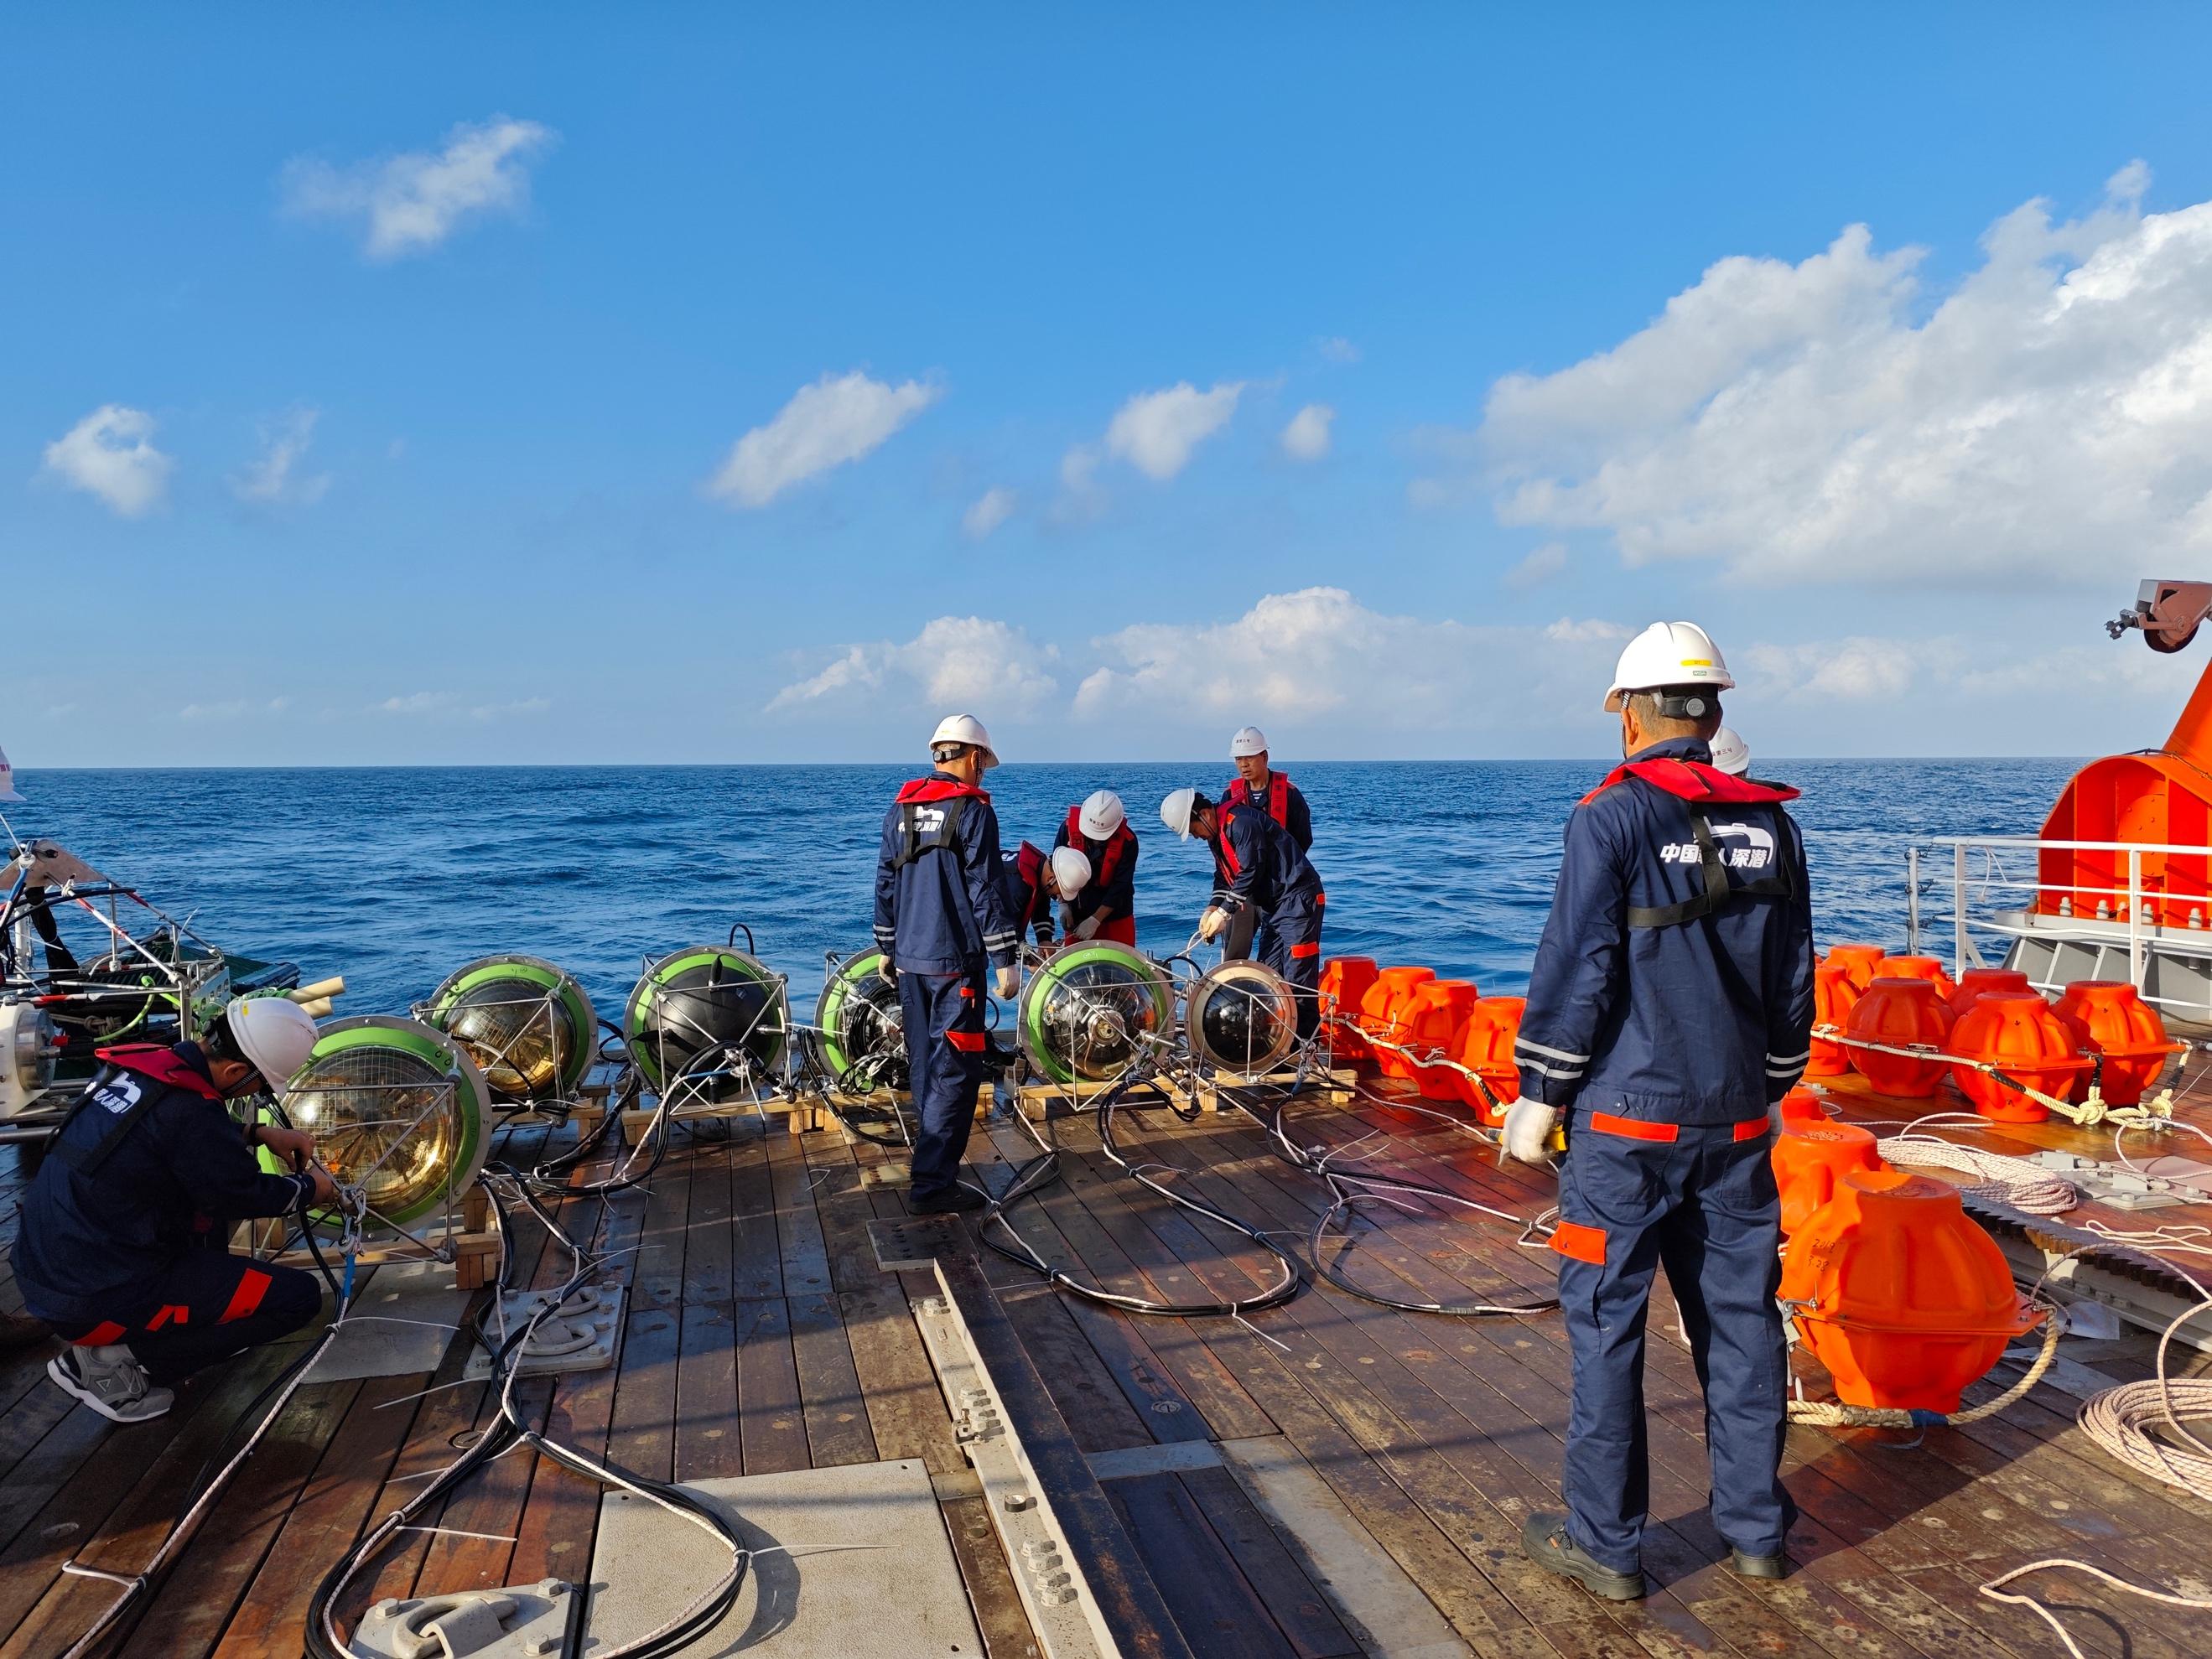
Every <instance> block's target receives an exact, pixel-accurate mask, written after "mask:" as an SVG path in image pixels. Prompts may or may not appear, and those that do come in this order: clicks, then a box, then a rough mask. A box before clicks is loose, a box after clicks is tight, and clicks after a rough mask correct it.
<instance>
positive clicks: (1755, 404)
mask: <svg viewBox="0 0 2212 1659" xmlns="http://www.w3.org/2000/svg"><path fill="white" fill-rule="evenodd" d="M2147 183H2148V169H2147V168H2145V167H2142V165H2141V164H2140V163H2134V164H2130V166H2129V167H2126V168H2124V169H2123V170H2122V171H2121V172H2120V173H2118V174H2116V175H2115V176H2114V178H2113V179H2112V181H2111V182H2110V184H2109V185H2107V190H2106V202H2105V204H2104V205H2103V206H2102V207H2101V208H2100V209H2099V210H2097V211H2095V212H2093V213H2091V214H2089V215H2087V216H2085V217H2083V218H2081V219H2079V220H2075V221H2072V222H2058V223H2054V222H2052V220H2051V216H2050V214H2049V211H2048V210H2047V208H2046V207H2045V204H2042V203H2040V202H2031V203H2029V204H2027V205H2026V206H2024V207H2021V208H2020V209H2018V210H2015V212H2013V213H2011V214H2008V216H2005V217H2004V218H2002V219H2001V220H1999V221H1998V222H1996V224H1995V225H1994V226H1992V227H1991V228H1990V230H1989V232H1988V234H1986V235H1985V236H1984V239H1983V249H1984V261H1983V264H1981V266H1980V268H1979V269H1978V270H1975V271H1974V272H1973V273H1972V275H1970V276H1968V277H1967V278H1966V280H1965V281H1964V282H1962V283H1960V284H1959V285H1958V286H1957V288H1956V289H1954V290H1953V291H1951V292H1950V293H1949V294H1948V295H1946V296H1944V297H1943V298H1942V300H1941V301H1940V302H1939V303H1936V304H1935V305H1934V306H1933V307H1932V308H1931V307H1929V304H1928V301H1926V299H1925V298H1923V295H1922V293H1921V289H1920V286H1919V283H1918V280H1917V276H1916V272H1917V267H1918V264H1919V263H1920V258H1921V254H1920V251H1919V250H1917V249H1912V248H1903V249H1898V250H1894V251H1891V252H1879V251H1877V250H1876V248H1875V244H1874V240H1873V237H1872V235H1871V234H1870V233H1869V231H1868V230H1867V228H1865V227H1864V226H1856V225H1855V226H1853V227H1851V228H1849V229H1847V230H1845V231H1844V233H1843V234H1841V235H1839V236H1838V237H1837V239H1836V240H1835V241H1834V242H1833V244H1832V245H1831V246H1829V247H1828V248H1827V249H1826V251H1825V252H1821V253H1818V254H1815V255H1814V256H1812V257H1811V258H1807V259H1805V260H1803V261H1802V262H1800V263H1799V264H1794V265H1793V264H1787V263H1784V262H1783V261H1779V260H1776V259H1770V258H1742V257H1737V258H1726V259H1723V260H1721V261H1720V262H1719V263H1718V264H1715V265H1713V266H1712V267H1711V269H1710V270H1707V271H1706V272H1705V275H1704V276H1703V277H1702V278H1701V279H1700V280H1699V282H1698V283H1696V284H1695V285H1694V286H1692V288H1690V289H1687V290H1686V291H1685V292H1683V293H1681V294H1679V295H1675V296H1674V298H1673V299H1672V300H1670V301H1668V303H1667V307H1666V309H1665V311H1664V312H1663V313H1662V315H1661V316H1660V317H1659V318H1658V319H1656V320H1655V321H1654V322H1652V323H1651V324H1650V325H1649V326H1647V327H1646V328H1644V329H1643V330H1642V331H1639V332H1638V333H1637V334H1635V335H1633V336H1632V337H1629V338H1628V339H1626V340H1625V341H1623V342H1622V343H1620V345H1618V346H1616V347H1615V348H1613V349H1611V350H1609V351H1605V352H1601V353H1599V354H1598V355H1596V356H1592V357H1589V358H1588V359H1586V360H1584V361H1583V362H1579V363H1577V364H1575V365H1574V366H1572V367H1571V368H1566V369H1563V370H1561V371H1559V373H1557V374H1548V375H1543V376H1534V375H1509V376H1507V377H1505V378H1504V379H1503V380H1499V381H1498V383H1497V385H1496V386H1494V387H1492V392H1491V394H1490V398H1489V401H1488V404H1487V406H1486V410H1485V416H1484V421H1483V424H1482V426H1481V428H1480V431H1479V433H1478V434H1476V435H1475V436H1476V438H1477V439H1478V441H1479V443H1478V446H1477V447H1478V452H1479V460H1478V461H1477V463H1476V465H1477V466H1478V468H1479V471H1478V475H1477V476H1478V477H1479V478H1480V481H1481V482H1483V483H1486V484H1487V485H1488V486H1490V487H1492V488H1494V489H1498V490H1499V491H1500V492H1501V494H1500V495H1499V498H1498V511H1499V515H1500V517H1501V518H1503V519H1504V520H1506V521H1507V522H1509V523H1513V524H1528V525H1547V526H1559V527H1589V528H1597V529H1603V530H1607V531H1609V532H1612V534H1613V537H1614V538H1615V539H1616V540H1617V542H1618V544H1619V545H1620V550H1621V551H1622V553H1623V555H1624V556H1626V558H1627V560H1628V561H1629V562H1631V563H1642V562H1648V561H1652V560H1657V559H1670V558H1679V559H1712V560H1717V561H1720V562H1722V563H1723V565H1724V567H1725V568H1727V570H1728V572H1729V574H1730V575H1732V576H1734V577H1735V578H1738V579H1740V580H1742V579H1747V580H1771V581H1785V580H1802V581H1835V580H1874V581H1889V582H1909V581H1952V582H1956V581H1960V580H1966V579H1969V578H1972V577H1976V576H1982V575H2002V576H2003V577H2005V578H2007V579H2008V580H2019V579H2020V578H2021V577H2022V576H2036V577H2041V578H2044V579H2046V580H2082V579H2084V578H2085V577H2087V578H2090V579H2094V578H2096V577H2098V576H2100V575H2103V574H2125V575H2133V574H2137V567H2138V566H2141V567H2142V568H2149V566H2150V565H2154V564H2156V563H2158V562H2160V561H2161V560H2166V559H2183V558H2188V557H2201V556H2203V555H2204V554H2205V553H2207V552H2212V202H2208V203H2203V204H2197V205H2196V206H2192V207H2185V208H2182V209H2180V210H2176V211H2173V212H2170V213H2153V214H2146V213H2144V212H2143V211H2142V208H2141V203H2140V197H2141V195H2142V191H2143V189H2144V187H2145V185H2147ZM1431 483H1432V484H1435V483H1436V481H1433V480H1432V481H1431ZM1437 487H1438V488H1439V489H1441V486H1437Z"/></svg>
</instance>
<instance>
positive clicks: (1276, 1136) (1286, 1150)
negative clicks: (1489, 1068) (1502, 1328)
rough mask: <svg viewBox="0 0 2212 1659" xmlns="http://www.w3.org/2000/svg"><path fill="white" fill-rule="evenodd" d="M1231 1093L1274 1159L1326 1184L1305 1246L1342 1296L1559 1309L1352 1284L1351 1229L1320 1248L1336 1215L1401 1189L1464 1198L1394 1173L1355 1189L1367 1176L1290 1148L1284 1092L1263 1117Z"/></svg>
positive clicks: (1540, 1302)
mask: <svg viewBox="0 0 2212 1659" xmlns="http://www.w3.org/2000/svg"><path fill="white" fill-rule="evenodd" d="M1484 1093H1485V1094H1486V1095H1488V1093H1489V1091H1488V1090H1487V1089H1485V1091H1484ZM1231 1099H1232V1100H1234V1101H1235V1102H1236V1103H1237V1109H1239V1110H1241V1111H1243V1113H1244V1114H1245V1115H1247V1116H1248V1117H1250V1118H1251V1119H1253V1120H1254V1121H1255V1122H1258V1123H1260V1124H1261V1125H1262V1126H1263V1127H1265V1128H1266V1129H1267V1139H1268V1141H1269V1142H1270V1144H1271V1146H1272V1148H1273V1152H1274V1153H1275V1155H1276V1156H1277V1157H1278V1158H1281V1159H1282V1160H1283V1162H1284V1163H1285V1164H1289V1165H1290V1166H1291V1168H1292V1169H1294V1170H1298V1171H1299V1172H1300V1173H1301V1174H1304V1175H1310V1176H1314V1177H1315V1178H1316V1180H1318V1181H1320V1182H1322V1185H1323V1186H1324V1187H1326V1188H1328V1195H1329V1200H1330V1201H1329V1204H1328V1207H1327V1208H1326V1209H1324V1210H1323V1211H1322V1212H1321V1213H1320V1215H1319V1216H1317V1217H1316V1218H1315V1220H1314V1225H1313V1230H1312V1231H1311V1232H1310V1233H1309V1234H1308V1236H1307V1239H1306V1251H1307V1254H1308V1255H1309V1256H1310V1258H1311V1259H1312V1262H1313V1267H1314V1271H1315V1272H1316V1273H1319V1274H1320V1275H1321V1276H1322V1278H1323V1279H1327V1280H1328V1282H1329V1283H1330V1284H1331V1285H1334V1286H1335V1287H1336V1288H1337V1289H1338V1290H1340V1291H1343V1292H1344V1293H1345V1294H1346V1296H1352V1297H1358V1299H1359V1300H1361V1301H1362V1302H1371V1303H1373V1304H1376V1306H1377V1307H1383V1308H1389V1309H1392V1310H1395V1311H1396V1312H1399V1313H1419V1314H1437V1315H1441V1316H1444V1317H1447V1318H1452V1319H1506V1318H1517V1317H1521V1316H1526V1315H1531V1314H1545V1313H1555V1312H1557V1311H1558V1310H1559V1297H1540V1298H1538V1299H1537V1300H1535V1301H1534V1302H1528V1303H1487V1302H1464V1303H1446V1302H1415V1301H1410V1300H1407V1299H1406V1298H1404V1297H1393V1296H1387V1295H1385V1294H1383V1292H1382V1291H1370V1290H1369V1289H1367V1288H1366V1287H1365V1286H1364V1285H1356V1284H1354V1283H1353V1282H1352V1279H1351V1278H1350V1277H1349V1276H1348V1275H1347V1274H1346V1273H1345V1271H1344V1268H1343V1265H1342V1264H1343V1261H1344V1258H1345V1257H1346V1255H1349V1254H1350V1252H1351V1249H1352V1234H1351V1233H1350V1231H1348V1230H1347V1231H1346V1232H1344V1233H1343V1234H1342V1235H1340V1237H1339V1239H1338V1242H1337V1245H1336V1248H1335V1249H1334V1252H1333V1253H1332V1252H1330V1251H1328V1250H1327V1249H1324V1245H1325V1243H1326V1242H1327V1239H1328V1230H1329V1228H1330V1226H1331V1225H1333V1224H1334V1222H1335V1221H1336V1220H1337V1218H1339V1217H1343V1218H1346V1219H1347V1220H1349V1219H1352V1218H1355V1217H1356V1216H1357V1215H1358V1206H1360V1205H1362V1204H1369V1203H1375V1204H1381V1203H1389V1202H1390V1201H1391V1200H1392V1198H1393V1197H1395V1196H1396V1195H1399V1194H1413V1195H1414V1196H1416V1197H1419V1198H1425V1199H1428V1200H1431V1201H1432V1202H1435V1203H1437V1204H1442V1205H1453V1204H1459V1203H1462V1202H1463V1201H1464V1200H1462V1199H1461V1198H1460V1196H1459V1194H1456V1193H1451V1192H1448V1191H1446V1190H1445V1189H1444V1188H1441V1187H1437V1186H1432V1185H1431V1184H1430V1183H1429V1182H1423V1181H1414V1180H1412V1179H1410V1178H1407V1177H1403V1176H1390V1177H1389V1179H1387V1180H1383V1179H1380V1178H1377V1179H1375V1180H1373V1181H1372V1182H1371V1184H1372V1185H1375V1186H1378V1187H1387V1188H1389V1189H1390V1191H1389V1194H1388V1195H1386V1194H1383V1193H1379V1192H1363V1191H1360V1190H1358V1188H1359V1187H1360V1186H1361V1184H1363V1183H1364V1182H1369V1178H1368V1177H1365V1176H1347V1175H1345V1174H1344V1173H1342V1172H1341V1171H1339V1170H1332V1169H1330V1168H1329V1167H1328V1157H1329V1156H1330V1155H1329V1154H1328V1153H1323V1154H1322V1155H1321V1156H1320V1157H1318V1158H1316V1157H1315V1156H1314V1155H1313V1154H1311V1153H1310V1152H1303V1151H1298V1152H1295V1153H1294V1152H1293V1149H1294V1148H1295V1147H1296V1146H1297V1143H1296V1142H1294V1141H1292V1140H1291V1138H1290V1135H1289V1133H1288V1132H1287V1131H1286V1130H1285V1128H1284V1127H1283V1123H1284V1118H1285V1113H1286V1109H1287V1107H1288V1104H1289V1094H1288V1091H1281V1092H1279V1093H1277V1094H1276V1095H1275V1097H1274V1098H1273V1102H1272V1103H1271V1105H1270V1107H1269V1109H1268V1114H1267V1116H1266V1117H1264V1118H1263V1117H1261V1115H1260V1114H1259V1113H1258V1112H1256V1111H1255V1110H1254V1109H1253V1108H1252V1104H1251V1103H1250V1102H1249V1100H1247V1099H1245V1098H1244V1095H1243V1091H1234V1092H1232V1093H1231Z"/></svg>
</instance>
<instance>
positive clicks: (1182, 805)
mask: <svg viewBox="0 0 2212 1659" xmlns="http://www.w3.org/2000/svg"><path fill="white" fill-rule="evenodd" d="M1197 799H1198V791H1197V790H1195V789H1176V790H1173V791H1170V793H1169V795H1168V798H1167V799H1165V800H1164V801H1162V802H1161V803H1160V822H1161V823H1164V824H1165V825H1167V827H1168V828H1169V829H1172V830H1174V831H1175V832H1176V834H1177V835H1178V836H1182V838H1183V839H1184V840H1185V841H1188V840H1189V839H1190V809H1191V805H1192V803H1193V802H1194V801H1196V800H1197Z"/></svg>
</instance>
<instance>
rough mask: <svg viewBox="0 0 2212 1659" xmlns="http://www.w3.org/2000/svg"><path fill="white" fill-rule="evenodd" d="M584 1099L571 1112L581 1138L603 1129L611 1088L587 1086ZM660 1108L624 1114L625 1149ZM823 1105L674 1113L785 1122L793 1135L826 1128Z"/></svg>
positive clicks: (693, 1119) (790, 1101)
mask: <svg viewBox="0 0 2212 1659" xmlns="http://www.w3.org/2000/svg"><path fill="white" fill-rule="evenodd" d="M578 1094H579V1096H580V1098H579V1099H578V1100H577V1102H576V1103H575V1104H574V1106H572V1107H570V1108H569V1109H568V1121H570V1122H571V1123H573V1124H574V1125H575V1126H576V1133H577V1134H579V1135H580V1136H587V1135H589V1134H591V1133H592V1131H593V1130H595V1129H597V1128H598V1127H599V1123H600V1121H601V1120H602V1119H603V1118H605V1116H606V1115H607V1089H606V1085H604V1084H598V1085H586V1086H585V1087H584V1088H582V1089H581V1090H580V1091H578ZM656 1115H659V1103H654V1104H653V1105H651V1106H631V1107H627V1108H625V1109H623V1115H622V1126H621V1127H622V1138H623V1145H624V1146H636V1145H637V1144H638V1143H639V1142H640V1141H641V1140H643V1139H645V1135H646V1131H647V1129H648V1128H649V1127H651V1126H652V1123H653V1118H654V1117H655V1116H656ZM670 1116H671V1117H672V1118H673V1119H674V1120H675V1121H677V1122H678V1123H702V1122H707V1121H717V1122H729V1121H736V1120H738V1119H743V1118H769V1119H781V1120H782V1123H781V1127H783V1128H784V1129H787V1130H788V1131H789V1132H790V1133H793V1134H795V1135H797V1134H805V1133H807V1132H808V1131H809V1130H812V1129H818V1128H821V1127H824V1125H823V1118H824V1116H825V1113H824V1111H823V1107H822V1106H821V1104H820V1103H818V1102H817V1100H815V1099H814V1098H813V1097H811V1096H809V1097H799V1096H790V1095H776V1096H771V1097H768V1098H765V1099H762V1100H732V1101H723V1102H718V1103H714V1104H712V1105H702V1106H679V1107H678V1108H677V1109H676V1110H675V1111H673V1112H671V1114H670Z"/></svg>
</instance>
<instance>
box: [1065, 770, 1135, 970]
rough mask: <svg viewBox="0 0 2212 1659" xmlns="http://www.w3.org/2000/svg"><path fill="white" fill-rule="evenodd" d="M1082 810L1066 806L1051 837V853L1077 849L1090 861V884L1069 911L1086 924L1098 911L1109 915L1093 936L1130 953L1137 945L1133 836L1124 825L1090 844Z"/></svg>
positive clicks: (1091, 841) (1077, 807) (1080, 893)
mask: <svg viewBox="0 0 2212 1659" xmlns="http://www.w3.org/2000/svg"><path fill="white" fill-rule="evenodd" d="M1082 811H1083V809H1082V808H1081V807H1080V806H1071V807H1069V808H1068V809H1067V817H1066V821H1065V822H1064V823H1061V824H1060V832H1059V833H1058V834H1057V835H1055V836H1053V838H1052V844H1053V848H1054V851H1058V850H1059V849H1060V848H1063V847H1073V848H1079V849H1080V850H1081V851H1082V854H1083V855H1084V857H1085V858H1087V859H1089V860H1091V881H1090V883H1089V884H1088V885H1087V886H1085V888H1084V890H1082V891H1081V892H1079V893H1078V894H1077V895H1076V896H1075V902H1074V903H1073V905H1072V906H1071V907H1070V908H1072V909H1073V911H1074V913H1075V919H1076V921H1090V919H1091V917H1092V916H1093V915H1096V914H1097V912H1099V911H1101V910H1104V911H1107V912H1109V920H1107V921H1103V922H1101V923H1099V924H1098V932H1097V933H1096V934H1095V935H1094V936H1093V937H1095V938H1098V939H1113V940H1115V942H1116V943H1118V944H1121V945H1128V946H1129V947H1130V948H1131V949H1135V948H1136V944H1137V836H1136V833H1135V832H1134V831H1133V830H1132V829H1130V828H1129V826H1128V825H1127V824H1126V823H1124V824H1121V825H1120V826H1119V827H1118V828H1116V829H1115V831H1114V833H1113V834H1112V835H1110V836H1107V837H1106V839H1105V840H1103V841H1093V840H1091V837H1090V836H1086V835H1085V834H1084V833H1083V823H1082V818H1081V816H1080V815H1081V813H1082Z"/></svg>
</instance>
